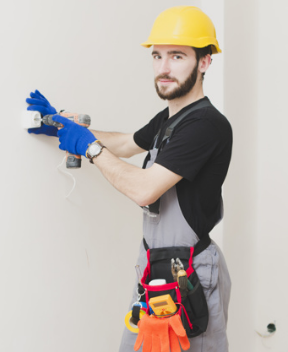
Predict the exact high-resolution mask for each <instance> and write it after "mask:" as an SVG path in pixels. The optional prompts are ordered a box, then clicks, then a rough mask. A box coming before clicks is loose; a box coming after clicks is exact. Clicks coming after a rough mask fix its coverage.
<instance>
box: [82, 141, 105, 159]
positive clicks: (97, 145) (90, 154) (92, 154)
mask: <svg viewBox="0 0 288 352" xmlns="http://www.w3.org/2000/svg"><path fill="white" fill-rule="evenodd" d="M103 148H105V146H104V145H103V144H102V143H101V142H100V141H99V140H98V139H97V140H96V141H95V142H93V143H91V144H88V149H87V150H86V157H87V158H88V159H89V161H90V163H91V164H93V159H94V158H96V156H98V155H99V154H100V153H101V152H102V149H103Z"/></svg>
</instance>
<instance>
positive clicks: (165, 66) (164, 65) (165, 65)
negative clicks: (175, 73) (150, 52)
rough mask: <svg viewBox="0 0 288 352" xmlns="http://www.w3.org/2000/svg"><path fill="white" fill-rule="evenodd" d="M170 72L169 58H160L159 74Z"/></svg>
mask: <svg viewBox="0 0 288 352" xmlns="http://www.w3.org/2000/svg"><path fill="white" fill-rule="evenodd" d="M170 72H171V69H170V64H169V59H168V58H162V59H161V63H160V66H159V74H162V75H163V74H169V73H170Z"/></svg>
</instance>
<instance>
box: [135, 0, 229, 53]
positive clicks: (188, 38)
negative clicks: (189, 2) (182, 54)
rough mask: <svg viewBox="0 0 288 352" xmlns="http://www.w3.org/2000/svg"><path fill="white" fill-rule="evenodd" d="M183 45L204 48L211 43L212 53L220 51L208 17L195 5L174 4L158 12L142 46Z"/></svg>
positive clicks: (213, 28)
mask: <svg viewBox="0 0 288 352" xmlns="http://www.w3.org/2000/svg"><path fill="white" fill-rule="evenodd" d="M164 44H166V45H185V46H193V47H195V48H204V47H205V46H208V45H211V48H212V53H213V54H217V53H221V52H222V51H221V49H220V48H219V44H218V41H217V39H216V31H215V27H214V25H213V23H212V21H211V20H210V18H209V17H208V16H207V15H206V14H205V13H204V12H203V11H201V10H200V9H199V8H198V7H195V6H176V7H171V8H170V9H167V10H165V11H164V12H162V13H160V15H159V16H158V17H157V18H156V20H155V22H154V25H153V27H152V30H151V33H150V36H149V38H148V40H147V41H146V42H144V43H142V44H141V45H142V46H145V47H146V48H149V47H150V46H151V45H164Z"/></svg>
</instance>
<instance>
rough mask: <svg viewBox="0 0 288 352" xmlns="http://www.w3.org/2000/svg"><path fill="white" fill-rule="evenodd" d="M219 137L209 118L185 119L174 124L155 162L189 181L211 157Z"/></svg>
mask: <svg viewBox="0 0 288 352" xmlns="http://www.w3.org/2000/svg"><path fill="white" fill-rule="evenodd" d="M220 139H221V136H220V135H219V133H218V131H217V129H216V128H215V127H214V126H213V124H212V123H211V122H210V121H209V120H207V119H204V118H199V119H185V120H184V121H183V123H181V125H179V126H176V128H175V130H174V132H173V134H172V136H171V139H170V140H169V142H168V143H167V144H166V145H165V146H164V148H163V149H162V150H161V152H160V153H159V154H158V156H157V158H156V160H155V162H156V163H157V164H159V165H162V166H164V167H165V168H167V169H169V170H171V171H172V172H174V173H176V174H178V175H180V176H182V177H183V178H185V179H187V180H189V181H192V180H193V179H194V178H195V176H196V175H197V173H198V172H199V170H200V169H201V168H202V167H203V166H204V165H205V163H206V162H207V161H208V160H209V159H210V158H211V157H212V155H213V153H214V151H215V150H216V148H217V146H218V144H219V143H220V142H221V141H220Z"/></svg>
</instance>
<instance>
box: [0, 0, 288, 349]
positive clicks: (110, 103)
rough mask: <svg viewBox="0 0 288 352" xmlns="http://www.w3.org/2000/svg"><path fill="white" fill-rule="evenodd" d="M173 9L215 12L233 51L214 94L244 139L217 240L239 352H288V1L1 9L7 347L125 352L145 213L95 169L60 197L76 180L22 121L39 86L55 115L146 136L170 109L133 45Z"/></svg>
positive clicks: (226, 49)
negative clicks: (79, 116)
mask: <svg viewBox="0 0 288 352" xmlns="http://www.w3.org/2000/svg"><path fill="white" fill-rule="evenodd" d="M179 4H187V5H195V6H199V7H201V8H202V9H203V10H204V11H206V13H207V14H208V15H209V16H210V17H211V18H212V20H213V22H214V24H215V26H216V28H217V36H218V39H219V43H220V46H221V48H222V49H223V55H217V56H215V57H214V60H213V64H212V66H211V68H210V69H209V72H208V73H207V75H206V78H205V93H206V94H207V95H208V96H209V97H210V99H211V100H212V102H213V103H214V105H216V106H217V107H218V108H219V110H221V111H223V112H224V113H225V114H226V116H227V117H228V118H229V119H230V121H231V123H232V126H233V129H234V137H235V142H234V150H233V161H232V164H231V168H230V172H229V175H228V178H227V182H226V186H225V188H224V197H225V199H224V201H225V220H224V222H222V224H220V225H218V226H217V227H216V229H215V230H214V231H213V234H212V237H213V239H216V241H217V242H218V243H219V244H220V246H221V247H222V248H223V249H224V253H225V256H226V258H227V262H228V265H229V268H230V272H231V276H232V280H233V291H232V300H231V306H230V307H231V308H230V318H229V323H230V324H229V329H228V330H229V338H230V345H231V351H233V352H243V351H248V352H250V351H251V352H255V351H256V352H260V351H266V349H267V348H270V351H275V352H276V351H277V352H287V350H288V347H287V341H286V339H285V329H286V328H287V323H286V315H287V311H288V307H287V300H286V289H287V283H286V279H285V278H286V276H287V275H286V268H287V263H286V260H285V259H286V247H287V237H286V236H287V225H286V212H287V181H286V180H287V173H288V169H287V162H286V160H287V143H286V134H287V127H288V126H287V125H288V123H287V119H286V116H285V114H284V111H285V109H284V103H285V98H286V90H287V89H286V82H287V69H286V60H287V45H286V44H285V43H286V42H287V33H288V31H287V21H286V14H287V10H288V8H287V3H286V2H284V0H281V1H276V2H274V3H273V5H271V2H268V1H267V0H264V1H263V0H262V1H256V0H252V1H251V0H249V1H248V0H244V1H243V0H242V1H240V0H233V1H224V0H220V1H216V2H215V1H212V0H203V1H185V2H181V3H179V2H178V1H172V0H166V1H162V0H161V1H159V0H158V1H157V2H155V1H151V0H146V1H145V2H140V1H137V0H134V1H132V0H126V1H121V2H119V1H115V0H112V1H110V2H106V3H105V2H102V1H90V0H82V1H79V0H78V1H77V0H71V1H67V0H57V1H55V0H50V1H49V2H48V1H41V0H38V1H36V0H30V1H28V0H25V1H20V0H14V1H13V0H11V1H9V3H8V2H7V3H5V4H4V2H2V3H1V5H0V10H1V11H0V33H1V47H2V51H1V54H2V55H1V58H0V63H1V65H0V73H1V85H0V93H1V98H2V99H1V101H2V104H1V106H2V126H1V129H0V134H1V135H0V141H1V150H2V161H3V164H2V168H1V209H0V210H1V212H0V214H1V232H0V280H1V289H0V351H3V352H4V351H5V352H36V351H37V352H39V351H41V352H51V351H54V352H68V351H69V352H80V351H81V352H82V351H85V352H89V351H95V350H97V351H117V348H118V345H119V341H120V338H121V334H122V330H123V328H124V316H125V315H126V313H127V311H128V309H129V307H128V303H129V301H130V296H131V287H132V285H133V281H134V275H135V273H134V265H135V261H136V256H137V251H138V247H139V243H140V240H141V235H142V224H141V209H140V208H139V207H138V206H136V205H135V204H133V202H131V201H130V200H129V199H127V198H125V197H124V196H123V195H121V194H120V193H118V192H117V191H115V190H114V189H113V188H112V187H111V186H110V185H109V184H108V182H107V181H106V180H104V179H103V177H102V176H101V174H100V173H99V172H98V170H97V169H96V168H94V167H92V166H91V165H90V164H89V163H88V162H87V161H86V160H84V161H83V167H82V169H81V170H75V171H73V175H74V176H75V177H76V179H77V185H76V188H75V191H74V192H73V193H72V195H71V196H70V197H69V199H66V198H65V195H66V194H67V193H68V191H69V190H70V189H71V187H72V182H71V179H70V178H69V177H67V176H66V175H64V174H62V173H61V172H59V171H58V170H57V168H56V167H57V165H58V164H59V163H60V162H61V161H62V158H63V156H64V155H63V152H62V151H60V150H59V149H58V142H57V139H56V138H49V137H46V136H35V135H28V133H27V132H26V131H25V130H24V129H22V127H21V121H20V115H21V112H22V111H23V109H25V108H26V104H25V98H26V97H27V95H28V94H29V92H30V91H32V90H34V89H35V88H37V89H39V90H40V91H41V92H42V93H43V94H44V95H45V96H47V98H48V99H49V100H50V102H51V103H52V105H54V106H55V107H56V108H57V109H63V108H65V109H67V110H70V111H76V112H82V113H87V114H89V115H91V117H92V128H95V129H102V130H116V131H125V132H133V131H135V130H137V129H138V128H140V127H142V126H143V125H144V124H145V123H147V121H149V120H150V119H151V118H152V117H153V116H154V115H155V114H156V113H157V112H158V111H159V110H160V109H162V108H164V107H165V102H162V101H160V100H159V98H158V97H157V95H156V94H155V92H154V88H153V74H152V66H151V56H150V52H151V50H149V49H144V48H142V47H141V46H140V45H139V44H140V43H141V42H142V41H144V40H145V39H146V38H147V35H148V33H149V31H150V28H151V26H152V23H153V21H154V19H155V17H156V16H157V15H158V14H159V13H160V12H161V11H162V10H164V9H166V8H168V7H170V6H175V5H179ZM142 158H143V156H140V157H136V158H133V160H132V161H131V162H133V163H134V164H136V165H139V166H140V165H141V162H142ZM274 320H276V326H277V333H276V335H275V336H273V337H272V338H268V339H264V340H263V339H261V338H260V337H259V336H258V335H257V334H256V332H255V330H256V329H257V330H259V331H260V332H264V331H265V328H266V325H267V324H268V323H270V322H272V321H274ZM219 352H220V351H219Z"/></svg>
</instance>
